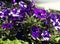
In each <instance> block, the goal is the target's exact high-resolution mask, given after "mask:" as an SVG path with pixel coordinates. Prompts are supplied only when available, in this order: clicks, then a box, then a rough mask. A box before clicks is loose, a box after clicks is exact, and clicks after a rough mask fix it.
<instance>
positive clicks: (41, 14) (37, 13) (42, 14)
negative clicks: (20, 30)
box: [34, 8, 46, 19]
mask: <svg viewBox="0 0 60 44" xmlns="http://www.w3.org/2000/svg"><path fill="white" fill-rule="evenodd" d="M34 16H36V17H37V18H41V19H44V18H46V11H45V10H42V9H39V8H35V9H34Z"/></svg>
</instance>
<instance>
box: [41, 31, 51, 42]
mask: <svg viewBox="0 0 60 44" xmlns="http://www.w3.org/2000/svg"><path fill="white" fill-rule="evenodd" d="M41 36H42V39H43V40H46V41H48V40H49V38H50V37H51V34H50V33H49V32H48V31H47V30H44V31H43V32H42V34H41Z"/></svg>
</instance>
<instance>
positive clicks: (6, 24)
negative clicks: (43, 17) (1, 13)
mask: <svg viewBox="0 0 60 44" xmlns="http://www.w3.org/2000/svg"><path fill="white" fill-rule="evenodd" d="M12 27H13V23H3V24H2V28H3V29H11V28H12Z"/></svg>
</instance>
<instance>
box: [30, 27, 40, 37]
mask: <svg viewBox="0 0 60 44" xmlns="http://www.w3.org/2000/svg"><path fill="white" fill-rule="evenodd" d="M39 33H40V28H38V27H36V26H32V28H31V35H32V37H33V38H38V37H39Z"/></svg>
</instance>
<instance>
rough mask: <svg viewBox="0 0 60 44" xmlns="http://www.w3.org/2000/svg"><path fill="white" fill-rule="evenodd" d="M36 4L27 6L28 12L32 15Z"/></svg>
mask: <svg viewBox="0 0 60 44" xmlns="http://www.w3.org/2000/svg"><path fill="white" fill-rule="evenodd" d="M33 10H34V6H33V5H28V6H27V8H26V13H27V14H28V15H29V16H30V15H33V13H34V11H33Z"/></svg>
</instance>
